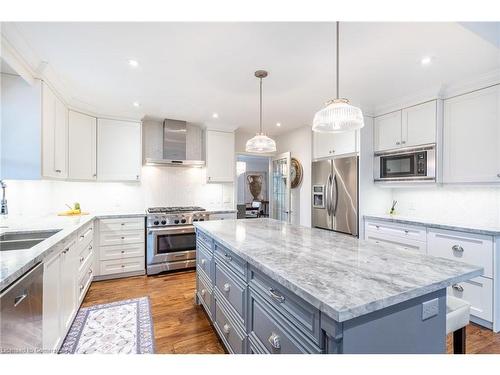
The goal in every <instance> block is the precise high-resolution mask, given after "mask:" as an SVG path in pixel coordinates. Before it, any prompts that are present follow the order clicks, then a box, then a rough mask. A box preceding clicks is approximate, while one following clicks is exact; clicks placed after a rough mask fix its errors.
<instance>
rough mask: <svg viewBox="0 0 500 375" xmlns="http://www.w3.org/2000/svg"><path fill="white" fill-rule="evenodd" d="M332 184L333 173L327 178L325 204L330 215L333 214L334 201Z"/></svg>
mask: <svg viewBox="0 0 500 375" xmlns="http://www.w3.org/2000/svg"><path fill="white" fill-rule="evenodd" d="M331 185H332V175H331V174H329V175H328V178H327V180H326V189H325V190H326V191H325V204H326V213H327V215H328V216H332V203H331V198H330V197H331Z"/></svg>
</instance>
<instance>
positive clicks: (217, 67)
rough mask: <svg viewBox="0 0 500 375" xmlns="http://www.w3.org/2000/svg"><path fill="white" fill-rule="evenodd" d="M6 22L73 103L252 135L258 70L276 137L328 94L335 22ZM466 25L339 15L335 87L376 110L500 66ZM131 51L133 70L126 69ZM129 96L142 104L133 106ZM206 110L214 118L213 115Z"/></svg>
mask: <svg viewBox="0 0 500 375" xmlns="http://www.w3.org/2000/svg"><path fill="white" fill-rule="evenodd" d="M7 26H8V28H11V29H12V30H16V31H17V32H19V34H20V35H21V36H22V38H23V39H24V41H25V42H26V44H25V47H26V46H29V48H30V49H32V50H33V52H34V53H33V54H32V55H31V56H26V54H25V56H26V57H27V59H28V60H31V61H29V62H30V64H31V65H33V67H34V68H36V67H37V66H38V64H39V63H40V62H41V61H47V62H48V65H49V67H50V68H51V70H52V71H54V72H56V73H57V75H58V77H59V79H60V81H61V82H62V83H63V86H64V87H65V90H66V91H67V93H68V94H69V96H70V103H72V104H73V105H75V106H79V107H81V108H82V109H88V110H91V111H93V112H96V113H106V114H114V115H117V116H127V117H142V116H143V115H147V116H151V117H159V118H174V119H183V120H187V121H189V122H194V123H203V124H215V126H218V127H221V128H226V127H227V128H245V130H247V131H251V132H254V131H256V130H257V126H258V102H259V101H258V80H257V79H256V78H255V77H254V76H253V73H254V71H255V70H257V69H266V70H268V71H269V73H270V74H269V77H268V78H266V79H265V80H264V128H265V129H264V130H266V131H268V132H269V133H271V134H277V133H280V132H284V131H287V130H290V129H291V128H295V127H299V126H303V125H307V124H309V123H310V122H311V120H312V117H313V115H314V113H315V111H316V110H318V109H319V107H320V106H321V105H322V103H324V102H325V101H326V100H327V99H329V98H331V97H332V96H333V94H334V91H333V89H334V82H335V80H334V65H333V64H334V47H335V44H334V40H335V39H334V37H335V34H334V24H333V23H319V22H315V23H138V22H136V23H15V24H8V25H7ZM4 28H5V27H4ZM5 29H7V28H5ZM471 29H474V28H466V27H464V26H463V25H460V24H458V23H343V24H341V63H340V64H341V66H340V69H341V79H340V85H341V96H344V97H348V98H350V99H351V101H352V102H353V103H355V104H357V105H360V106H361V107H362V108H363V110H365V111H367V112H372V111H373V110H374V109H375V108H377V107H379V106H382V105H384V104H385V103H387V102H390V101H394V100H396V99H398V98H401V97H404V96H409V95H412V94H414V93H415V92H419V91H422V90H427V89H429V88H438V87H440V86H442V85H444V84H449V83H454V82H457V81H460V80H461V79H464V78H468V77H474V76H477V75H479V74H483V73H485V72H489V71H492V70H494V69H498V68H499V67H500V51H499V49H498V47H497V46H495V44H494V43H491V42H489V41H488V40H486V39H483V38H481V37H480V36H479V35H478V34H477V33H475V32H474V31H471ZM16 47H17V46H16ZM19 47H20V46H19ZM20 52H22V51H21V48H20ZM34 56H35V57H34ZM423 56H431V57H432V63H431V64H430V66H426V67H423V66H421V64H420V60H421V58H422V57H423ZM128 59H136V60H137V61H138V62H139V64H140V65H139V67H138V68H136V69H132V68H131V67H129V65H128V64H127V60H128ZM134 101H138V102H139V103H141V107H140V108H138V109H136V108H134V107H133V106H132V103H133V102H134ZM213 112H217V113H218V114H219V119H217V120H213V119H212V118H211V115H212V113H213ZM276 122H280V123H281V124H282V126H281V127H280V128H278V127H276V126H275V124H276Z"/></svg>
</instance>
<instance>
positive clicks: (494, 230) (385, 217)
mask: <svg viewBox="0 0 500 375" xmlns="http://www.w3.org/2000/svg"><path fill="white" fill-rule="evenodd" d="M364 218H365V219H372V220H382V221H387V222H391V223H399V224H407V225H424V226H426V227H429V228H436V229H446V230H456V231H460V232H468V233H476V234H484V235H487V236H500V226H495V225H478V224H470V223H464V222H463V221H458V220H447V221H439V220H429V219H425V218H416V217H408V216H400V215H389V214H382V215H372V214H370V215H364Z"/></svg>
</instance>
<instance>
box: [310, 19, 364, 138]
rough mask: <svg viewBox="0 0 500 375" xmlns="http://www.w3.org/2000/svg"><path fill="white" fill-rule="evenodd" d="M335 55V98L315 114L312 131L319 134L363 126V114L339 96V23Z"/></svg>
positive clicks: (350, 129)
mask: <svg viewBox="0 0 500 375" xmlns="http://www.w3.org/2000/svg"><path fill="white" fill-rule="evenodd" d="M336 38H337V55H336V62H337V64H336V75H337V82H336V93H337V95H336V98H335V99H332V100H329V101H328V102H327V103H326V104H325V106H324V107H323V108H322V109H321V110H319V111H318V112H316V114H315V115H314V119H313V126H312V130H313V131H315V132H321V133H340V132H345V131H353V130H357V129H361V128H362V127H363V126H365V124H364V121H363V113H362V112H361V109H359V108H358V107H354V106H352V105H350V104H349V100H347V99H345V98H340V95H339V76H340V74H339V71H340V69H339V49H340V48H339V40H340V22H338V21H337V35H336Z"/></svg>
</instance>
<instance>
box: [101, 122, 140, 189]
mask: <svg viewBox="0 0 500 375" xmlns="http://www.w3.org/2000/svg"><path fill="white" fill-rule="evenodd" d="M141 165H142V139H141V123H140V122H132V121H119V120H109V119H98V120H97V179H98V180H101V181H139V180H140V177H141Z"/></svg>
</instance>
